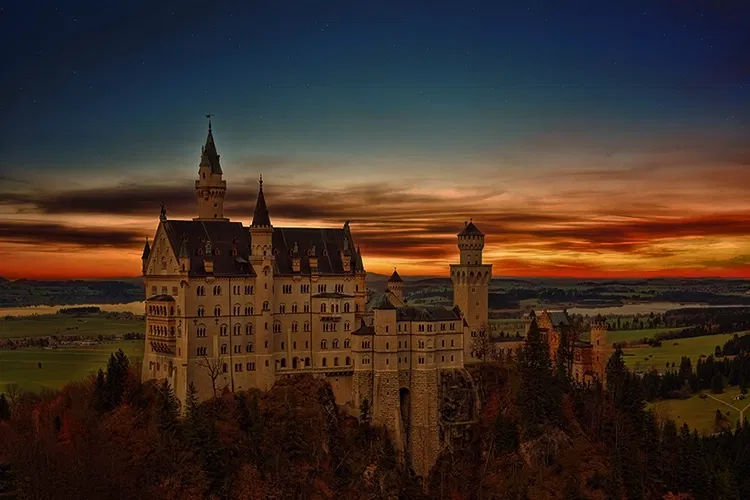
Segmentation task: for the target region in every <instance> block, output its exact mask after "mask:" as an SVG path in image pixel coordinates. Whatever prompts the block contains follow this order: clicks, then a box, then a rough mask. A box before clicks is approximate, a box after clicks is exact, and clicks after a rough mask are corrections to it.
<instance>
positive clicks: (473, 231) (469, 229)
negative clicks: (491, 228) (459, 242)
mask: <svg viewBox="0 0 750 500" xmlns="http://www.w3.org/2000/svg"><path fill="white" fill-rule="evenodd" d="M468 235H476V236H484V233H483V232H482V231H480V230H479V228H477V226H475V225H474V223H473V222H471V220H470V221H469V222H465V223H464V230H463V231H461V232H460V233H458V236H468Z"/></svg>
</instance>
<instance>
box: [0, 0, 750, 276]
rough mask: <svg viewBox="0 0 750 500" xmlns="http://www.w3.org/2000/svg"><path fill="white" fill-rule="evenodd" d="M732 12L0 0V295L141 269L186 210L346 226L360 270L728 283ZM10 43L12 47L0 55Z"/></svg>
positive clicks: (747, 35) (749, 68) (737, 153)
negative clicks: (218, 177) (479, 263)
mask: <svg viewBox="0 0 750 500" xmlns="http://www.w3.org/2000/svg"><path fill="white" fill-rule="evenodd" d="M748 20H750V3H749V2H746V1H744V0H737V1H732V0H724V1H716V0H691V1H689V2H686V1H684V0H663V1H660V0H648V1H641V0H629V1H628V2H602V1H588V0H568V1H565V2H561V1H558V0H550V1H541V0H537V1H524V0H517V1H513V2H502V1H497V0H495V1H491V2H478V1H477V2H472V1H469V0H466V1H461V2H440V1H434V0H431V1H421V2H411V1H399V2H352V1H350V0H347V1H327V2H313V1H306V0H295V1H285V0H278V1H274V2H259V1H251V0H242V1H236V0H225V1H222V2H205V1H193V0H179V1H169V0H163V1H159V2H153V1H152V2H148V3H147V2H143V1H141V0H131V1H129V2H119V1H115V0H95V1H84V0H66V1H57V2H55V1H51V0H44V1H43V0H0V43H2V46H3V47H5V48H6V50H3V51H0V63H2V67H3V68H4V71H3V77H2V78H0V113H1V114H2V116H3V119H2V120H0V158H2V160H0V276H4V277H6V278H11V279H15V278H46V279H67V278H93V277H122V276H137V275H139V274H140V266H141V263H140V253H141V250H142V248H143V242H144V240H145V238H147V237H149V238H150V237H153V235H154V233H155V231H156V227H157V225H158V215H159V205H160V203H161V202H162V201H163V202H164V203H165V206H166V209H167V213H168V217H169V218H183V219H189V218H192V217H194V216H195V215H196V205H195V198H194V193H193V187H194V186H193V182H194V180H195V178H196V175H197V169H198V163H199V161H200V147H201V145H202V144H203V143H204V142H205V137H206V131H207V130H206V129H207V123H206V118H205V115H206V113H212V114H213V115H214V116H213V119H212V120H213V131H214V137H215V139H216V144H217V147H218V150H219V153H220V154H221V158H222V168H223V170H224V178H225V180H226V181H227V185H228V192H227V199H226V204H225V207H226V208H225V212H226V215H227V216H229V217H230V218H232V219H233V220H239V221H242V222H244V223H249V221H250V220H251V218H252V210H253V206H254V203H255V197H256V195H257V185H258V184H257V179H258V176H259V175H260V174H262V175H263V179H264V192H265V194H266V200H267V202H268V206H269V210H270V214H271V220H272V222H273V223H274V225H277V226H323V227H341V226H342V225H343V222H344V221H345V220H350V221H351V228H352V232H353V235H354V238H355V241H356V242H357V243H359V244H360V245H361V248H362V253H363V257H364V263H365V267H366V268H367V269H368V271H371V272H378V273H390V271H391V270H392V268H393V267H394V266H395V267H397V268H398V270H399V273H400V274H403V275H445V274H447V266H448V265H449V264H450V263H452V262H456V260H457V253H458V251H457V248H456V233H457V232H458V231H460V230H461V228H462V227H463V225H464V221H466V220H468V219H469V218H471V219H472V220H473V221H474V223H475V224H476V225H477V226H478V227H479V228H480V229H481V230H482V231H483V232H484V233H485V234H486V235H487V236H486V246H485V251H484V256H485V262H489V263H492V264H494V267H493V274H494V275H495V276H571V277H591V278H593V277H636V276H638V277H640V276H711V277H750V224H749V223H748V221H750V197H748V196H747V195H748V193H750V57H748V50H750V30H748V29H747V23H748ZM8 48H10V50H8Z"/></svg>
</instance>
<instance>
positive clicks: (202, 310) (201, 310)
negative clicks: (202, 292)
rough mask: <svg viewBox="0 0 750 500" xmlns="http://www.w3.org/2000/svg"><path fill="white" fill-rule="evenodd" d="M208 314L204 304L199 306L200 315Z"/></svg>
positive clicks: (200, 316)
mask: <svg viewBox="0 0 750 500" xmlns="http://www.w3.org/2000/svg"><path fill="white" fill-rule="evenodd" d="M205 314H206V310H205V309H203V306H198V317H199V318H202V317H203V316H204V315H205Z"/></svg>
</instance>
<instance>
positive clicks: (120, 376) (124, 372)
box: [106, 349, 130, 408]
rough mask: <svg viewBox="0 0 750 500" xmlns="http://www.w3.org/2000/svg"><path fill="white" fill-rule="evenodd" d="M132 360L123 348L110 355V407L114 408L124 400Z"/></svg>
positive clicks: (107, 384) (107, 380)
mask: <svg viewBox="0 0 750 500" xmlns="http://www.w3.org/2000/svg"><path fill="white" fill-rule="evenodd" d="M129 369H130V361H129V360H128V357H127V356H126V355H125V353H124V352H123V350H122V349H118V350H117V352H115V353H113V354H111V355H110V357H109V361H108V362H107V379H106V387H107V393H108V400H109V401H108V403H109V406H110V408H114V407H116V406H118V405H119V404H120V402H121V401H122V395H123V394H124V393H125V384H126V382H127V378H128V370H129Z"/></svg>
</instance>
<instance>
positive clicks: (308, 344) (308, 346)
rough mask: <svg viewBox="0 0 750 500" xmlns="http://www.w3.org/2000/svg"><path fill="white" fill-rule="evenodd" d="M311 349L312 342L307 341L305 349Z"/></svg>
mask: <svg viewBox="0 0 750 500" xmlns="http://www.w3.org/2000/svg"><path fill="white" fill-rule="evenodd" d="M309 348H310V342H309V341H307V340H305V349H309Z"/></svg>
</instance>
